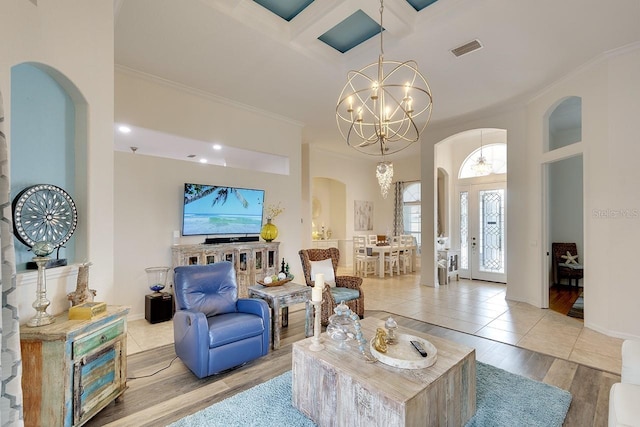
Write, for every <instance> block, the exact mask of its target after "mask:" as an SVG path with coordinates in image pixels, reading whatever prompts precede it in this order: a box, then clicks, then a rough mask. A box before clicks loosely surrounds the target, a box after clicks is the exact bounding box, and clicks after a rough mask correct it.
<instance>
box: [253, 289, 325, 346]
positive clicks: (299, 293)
mask: <svg viewBox="0 0 640 427" xmlns="http://www.w3.org/2000/svg"><path fill="white" fill-rule="evenodd" d="M248 290H249V298H260V299H263V300H265V301H266V302H267V304H269V307H271V310H272V313H271V336H272V337H273V338H272V340H273V349H274V350H277V349H279V348H280V331H281V329H282V316H281V311H282V309H283V308H285V307H289V306H290V305H293V304H299V303H303V302H304V303H305V304H306V307H305V325H304V334H305V336H307V337H310V336H311V335H313V306H312V305H311V287H309V286H305V285H299V284H297V283H291V282H289V283H285V284H284V285H282V286H262V285H254V286H249V289H248Z"/></svg>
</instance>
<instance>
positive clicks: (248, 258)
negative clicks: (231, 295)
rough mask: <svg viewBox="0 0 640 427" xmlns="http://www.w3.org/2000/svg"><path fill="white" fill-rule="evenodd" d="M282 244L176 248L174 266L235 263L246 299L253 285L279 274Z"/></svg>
mask: <svg viewBox="0 0 640 427" xmlns="http://www.w3.org/2000/svg"><path fill="white" fill-rule="evenodd" d="M279 246H280V242H241V243H218V244H204V243H201V244H197V245H175V246H173V247H172V251H173V267H174V268H175V267H177V266H179V265H204V264H213V263H214V262H220V261H231V262H232V263H233V265H234V267H235V269H236V281H237V282H238V296H239V297H240V298H246V297H247V295H248V289H249V286H253V285H255V284H256V283H257V282H256V280H262V279H263V278H264V276H266V275H269V276H271V275H273V274H278V271H280V266H279V265H278V262H279V258H278V247H279Z"/></svg>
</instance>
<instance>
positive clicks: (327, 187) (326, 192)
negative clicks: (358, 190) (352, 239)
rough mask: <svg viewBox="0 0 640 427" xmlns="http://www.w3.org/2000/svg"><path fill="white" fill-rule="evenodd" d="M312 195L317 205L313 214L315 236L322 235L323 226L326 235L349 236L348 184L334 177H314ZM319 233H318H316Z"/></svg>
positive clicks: (338, 237)
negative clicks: (347, 220) (347, 221)
mask: <svg viewBox="0 0 640 427" xmlns="http://www.w3.org/2000/svg"><path fill="white" fill-rule="evenodd" d="M311 196H312V200H313V203H314V204H315V205H316V206H315V208H314V209H315V213H314V214H313V216H314V217H313V220H312V221H313V222H312V230H311V232H312V233H313V236H320V235H321V233H322V227H324V229H325V237H326V238H329V234H330V238H331V239H346V238H347V236H346V235H347V224H346V217H347V186H346V184H345V183H344V182H342V181H338V180H336V179H333V178H324V177H314V178H313V179H312V182H311ZM316 233H317V234H316Z"/></svg>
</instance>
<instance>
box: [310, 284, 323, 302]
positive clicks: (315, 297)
mask: <svg viewBox="0 0 640 427" xmlns="http://www.w3.org/2000/svg"><path fill="white" fill-rule="evenodd" d="M311 301H316V302H317V301H322V288H319V287H318V286H314V287H313V288H312V289H311Z"/></svg>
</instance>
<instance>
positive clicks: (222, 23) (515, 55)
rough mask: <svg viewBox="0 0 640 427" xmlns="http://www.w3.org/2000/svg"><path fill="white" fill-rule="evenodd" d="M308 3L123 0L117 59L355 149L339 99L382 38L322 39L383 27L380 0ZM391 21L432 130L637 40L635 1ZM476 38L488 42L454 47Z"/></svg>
mask: <svg viewBox="0 0 640 427" xmlns="http://www.w3.org/2000/svg"><path fill="white" fill-rule="evenodd" d="M260 3H265V1H261V2H260ZM276 3H282V4H285V3H287V4H288V3H290V0H280V1H277V2H276ZM302 3H308V5H306V6H303V7H302V10H301V11H300V12H299V13H297V14H295V16H294V17H293V18H290V20H286V19H283V18H282V17H280V16H278V15H277V14H276V13H274V12H272V11H270V10H269V9H268V8H267V7H265V6H263V5H262V4H259V3H258V2H257V1H253V0H117V1H116V23H115V62H116V66H120V67H126V68H129V69H133V70H138V71H141V72H144V73H148V74H152V75H155V76H159V77H162V78H164V79H168V80H171V81H175V82H178V83H181V84H184V85H187V86H190V87H193V88H196V89H199V90H202V91H205V92H208V93H212V94H215V95H218V96H222V97H225V98H228V99H231V100H233V101H236V102H240V103H244V104H247V105H249V106H252V107H257V108H260V109H264V110H267V111H270V112H272V113H276V114H279V115H282V116H285V117H288V118H291V119H294V120H297V121H300V122H302V123H304V125H305V127H304V130H303V142H309V143H313V144H320V145H322V146H324V147H326V148H327V149H330V150H337V151H339V150H345V151H347V149H346V148H345V146H346V144H345V143H344V142H343V141H342V140H341V137H340V134H339V132H338V130H337V128H336V123H335V104H336V101H337V97H338V95H339V94H340V91H341V90H342V87H343V86H344V84H345V82H346V75H347V72H348V71H349V70H352V69H360V68H362V67H363V66H365V65H367V64H369V63H371V62H375V61H376V60H377V57H378V54H379V51H380V39H379V35H377V32H376V34H375V35H374V36H372V37H369V38H365V40H364V41H363V42H362V43H360V44H357V45H356V46H355V47H352V48H349V49H342V50H344V53H342V52H340V50H337V49H335V48H333V47H330V46H329V45H327V44H326V43H325V42H323V41H322V40H321V39H320V38H321V36H323V35H324V34H325V33H327V32H328V31H330V30H332V29H333V28H334V27H336V26H337V25H339V24H340V23H342V22H343V21H344V20H345V19H347V18H349V17H351V16H353V15H354V14H358V15H360V16H361V17H363V18H365V20H366V19H369V21H372V22H374V23H376V25H378V24H379V18H380V15H379V9H380V2H379V1H378V0H314V1H311V2H309V1H308V0H306V1H304V0H303V1H302ZM413 3H415V4H418V6H415V7H414V5H412V4H413ZM420 8H421V9H420ZM418 9H419V10H418ZM362 15H363V16H362ZM383 19H384V20H383V24H384V25H383V26H384V53H385V58H386V59H391V60H407V59H414V60H416V61H417V63H418V66H419V69H420V71H421V72H422V73H423V74H424V75H425V77H426V78H427V80H428V81H429V84H430V86H431V89H432V92H433V97H434V107H433V117H432V124H431V126H437V125H438V124H442V123H445V122H447V121H450V120H454V119H459V118H461V117H463V116H473V115H475V114H478V113H479V112H481V111H483V110H486V109H498V108H504V107H505V106H507V105H509V104H512V103H516V102H523V101H526V100H527V99H529V98H530V97H531V96H532V95H533V94H535V93H537V92H539V91H540V90H542V89H543V88H544V87H546V86H547V85H549V84H550V83H552V82H554V81H556V80H558V79H560V78H561V77H563V76H564V75H566V74H567V73H570V72H572V71H573V70H575V69H577V68H578V67H580V66H582V65H584V64H585V63H588V62H589V61H591V60H594V59H596V58H598V57H599V56H601V55H603V54H605V53H606V52H607V51H609V50H611V49H615V48H618V47H621V46H624V45H627V44H630V43H634V42H637V41H639V40H640V25H638V22H640V1H638V0H611V1H608V2H605V1H601V0H538V1H526V2H525V1H520V0H438V1H435V2H433V1H428V0H427V1H425V0H422V1H421V0H385V2H384V15H383ZM374 27H375V26H374ZM346 29H347V30H353V25H347V28H346ZM473 40H478V41H479V42H480V44H481V46H482V48H481V49H479V50H476V51H473V52H471V53H468V54H466V55H462V56H459V57H456V56H455V55H454V54H452V53H451V50H452V49H454V48H456V47H459V46H461V45H464V44H465V43H468V42H470V41H473ZM428 131H429V128H427V132H428ZM353 154H355V155H357V153H353Z"/></svg>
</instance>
